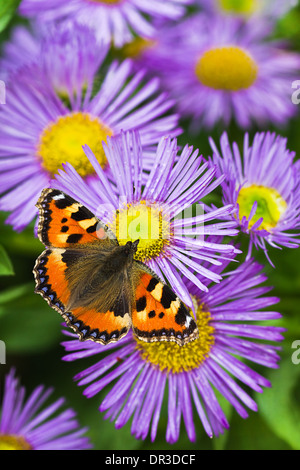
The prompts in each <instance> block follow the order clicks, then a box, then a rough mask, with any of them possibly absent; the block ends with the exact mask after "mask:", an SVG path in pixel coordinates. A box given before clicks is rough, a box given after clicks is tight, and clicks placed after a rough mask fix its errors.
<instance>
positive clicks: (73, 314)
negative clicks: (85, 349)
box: [33, 248, 131, 344]
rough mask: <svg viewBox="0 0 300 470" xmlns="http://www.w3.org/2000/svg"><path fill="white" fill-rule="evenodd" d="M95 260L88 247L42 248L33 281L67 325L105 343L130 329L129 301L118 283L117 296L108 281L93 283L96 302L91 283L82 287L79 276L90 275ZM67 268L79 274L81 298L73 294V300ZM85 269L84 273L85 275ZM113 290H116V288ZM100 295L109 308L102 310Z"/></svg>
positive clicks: (86, 336) (84, 277) (81, 334)
mask: <svg viewBox="0 0 300 470" xmlns="http://www.w3.org/2000/svg"><path fill="white" fill-rule="evenodd" d="M94 261H95V260H94V257H93V253H92V254H91V255H90V256H89V250H88V251H85V250H79V249H77V250H68V249H62V248H49V249H47V250H45V251H44V252H43V253H42V254H41V255H40V256H39V257H38V259H37V261H36V264H35V267H34V270H33V272H34V276H35V280H36V288H35V292H36V293H38V294H40V295H41V296H42V297H43V298H44V299H45V300H46V302H47V303H48V304H49V305H50V306H51V307H52V308H54V309H55V310H57V311H58V312H59V313H60V314H61V316H62V317H63V319H64V320H65V322H66V324H67V325H68V326H69V327H71V328H72V329H73V330H74V331H75V332H76V333H77V334H78V336H79V338H80V339H81V340H87V339H91V340H93V341H96V342H98V343H101V344H108V343H110V342H114V341H117V340H119V339H120V338H122V337H123V336H125V335H126V334H127V332H128V330H129V329H130V327H131V317H130V309H131V307H130V300H129V297H128V294H127V290H125V289H123V288H122V286H121V285H120V283H118V285H119V290H120V292H119V294H117V295H116V298H115V297H114V296H112V295H110V294H109V293H108V292H107V291H108V289H110V288H111V287H113V286H111V283H110V282H107V283H106V284H105V283H104V284H102V286H101V283H99V285H98V286H96V287H97V291H98V293H99V294H98V298H97V300H96V301H95V298H94V296H93V292H91V289H93V287H94V286H93V285H92V284H88V283H87V285H88V286H89V289H88V288H85V287H84V285H83V282H82V279H81V277H80V272H82V273H83V279H85V280H87V279H89V278H90V276H89V272H90V271H91V270H92V269H93V266H94V264H93V263H94ZM84 264H85V266H84ZM68 270H71V272H72V273H73V272H74V273H76V272H77V273H79V276H78V281H77V282H78V284H79V285H82V286H83V289H86V294H85V295H83V296H82V298H80V297H79V298H76V297H75V300H74V289H75V290H76V286H74V284H73V283H72V279H70V276H69V272H68ZM85 270H86V271H85ZM85 272H86V273H87V274H84V273H85ZM76 278H77V276H76ZM101 287H102V289H101ZM114 291H115V292H116V288H115V289H114ZM103 297H104V298H105V299H106V298H107V297H108V298H109V299H111V300H110V302H111V303H110V307H109V308H105V309H104V310H103V309H101V306H103V305H104V304H105V303H107V301H106V300H105V302H104V301H103V300H102V299H103Z"/></svg>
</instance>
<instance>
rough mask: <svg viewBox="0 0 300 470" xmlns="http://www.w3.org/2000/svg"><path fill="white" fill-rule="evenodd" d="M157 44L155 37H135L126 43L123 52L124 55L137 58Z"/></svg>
mask: <svg viewBox="0 0 300 470" xmlns="http://www.w3.org/2000/svg"><path fill="white" fill-rule="evenodd" d="M155 45H156V41H154V40H153V39H145V38H142V37H137V38H134V39H133V40H132V41H131V42H128V43H127V44H125V46H124V47H123V48H122V50H121V52H122V55H123V56H124V57H132V58H137V57H139V56H141V55H142V53H143V52H144V51H146V50H147V49H151V48H152V47H154V46H155Z"/></svg>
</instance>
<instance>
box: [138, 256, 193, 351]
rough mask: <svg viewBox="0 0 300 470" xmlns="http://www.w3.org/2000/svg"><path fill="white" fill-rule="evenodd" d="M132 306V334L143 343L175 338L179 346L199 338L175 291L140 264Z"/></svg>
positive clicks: (187, 312) (191, 319) (190, 317)
mask: <svg viewBox="0 0 300 470" xmlns="http://www.w3.org/2000/svg"><path fill="white" fill-rule="evenodd" d="M136 266H137V270H138V271H139V276H138V278H139V280H138V282H137V284H136V287H135V303H134V306H133V309H132V328H133V332H134V334H135V335H136V336H137V337H138V338H139V339H141V340H142V341H146V342H154V341H175V342H176V343H177V344H179V345H180V346H182V345H184V344H186V343H188V342H190V341H193V340H194V339H196V338H197V337H198V329H197V325H196V322H195V320H194V319H193V317H192V316H191V314H190V312H189V311H188V310H187V308H186V307H185V305H184V304H183V302H182V301H181V300H180V299H179V298H178V297H177V295H176V294H175V292H174V291H173V290H172V289H171V288H170V287H168V286H167V285H166V284H164V283H163V282H162V281H161V280H160V279H159V278H158V277H157V276H156V275H155V274H154V273H152V272H151V271H150V270H149V269H148V268H147V267H146V266H145V265H144V266H143V263H136Z"/></svg>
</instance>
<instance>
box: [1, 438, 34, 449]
mask: <svg viewBox="0 0 300 470" xmlns="http://www.w3.org/2000/svg"><path fill="white" fill-rule="evenodd" d="M0 450H31V446H30V445H29V444H28V442H27V441H26V440H25V439H24V438H23V437H21V436H14V435H12V434H0Z"/></svg>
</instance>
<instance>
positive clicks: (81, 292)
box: [33, 189, 198, 345]
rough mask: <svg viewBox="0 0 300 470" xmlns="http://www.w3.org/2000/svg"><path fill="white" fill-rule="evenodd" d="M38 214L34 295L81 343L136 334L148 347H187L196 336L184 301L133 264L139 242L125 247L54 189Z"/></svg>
mask: <svg viewBox="0 0 300 470" xmlns="http://www.w3.org/2000/svg"><path fill="white" fill-rule="evenodd" d="M37 207H38V209H39V215H40V218H39V225H38V236H39V239H40V240H41V242H42V243H43V244H44V245H45V247H46V250H45V251H44V252H43V253H42V254H41V255H40V256H39V257H38V259H37V260H36V263H35V266H34V270H33V273H34V276H35V281H36V288H35V292H37V293H38V294H40V295H42V297H43V298H44V299H45V300H46V301H47V302H48V304H49V305H50V306H51V307H52V308H54V309H55V310H57V311H58V312H59V313H60V314H61V316H62V317H63V318H64V320H65V322H66V323H67V325H68V326H69V327H71V328H72V329H73V330H74V331H75V332H76V333H77V334H78V336H79V339H80V340H93V341H96V342H98V343H101V344H108V343H110V342H114V341H117V340H119V339H120V338H122V337H123V336H125V335H126V334H127V332H128V330H129V329H130V327H132V330H133V333H134V334H135V335H136V336H137V337H138V338H139V339H141V340H143V341H147V342H152V341H175V342H176V343H178V344H179V345H184V344H185V343H188V342H189V341H192V340H194V339H195V338H197V337H198V329H197V326H196V323H195V321H194V319H193V318H192V316H191V314H190V313H189V311H188V310H187V308H186V307H185V305H184V304H183V303H182V301H181V300H180V299H179V298H178V297H177V295H176V294H175V293H174V292H173V291H172V289H170V287H168V286H167V285H166V284H165V283H163V282H162V281H161V280H160V279H159V277H158V276H157V275H156V274H155V273H154V272H152V271H151V270H150V269H149V268H148V267H147V266H146V265H145V264H144V263H142V262H140V261H137V260H135V259H134V254H135V252H136V250H137V245H138V243H139V240H136V241H134V242H131V241H128V242H127V243H126V245H123V246H121V245H119V243H118V241H117V239H116V237H115V236H114V234H113V233H112V231H111V230H110V229H109V228H108V227H107V226H106V225H104V224H103V223H102V222H101V221H100V220H99V219H97V218H96V217H95V216H94V215H93V214H92V213H91V212H90V211H89V210H88V209H87V208H86V207H84V206H83V205H82V204H80V203H78V202H76V201H75V200H74V199H73V198H72V197H70V196H68V195H66V194H64V193H63V192H61V191H59V190H56V189H44V190H43V191H42V194H41V196H40V198H39V200H38V202H37Z"/></svg>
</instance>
